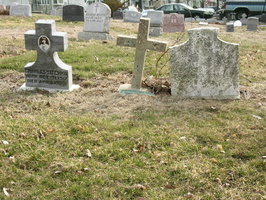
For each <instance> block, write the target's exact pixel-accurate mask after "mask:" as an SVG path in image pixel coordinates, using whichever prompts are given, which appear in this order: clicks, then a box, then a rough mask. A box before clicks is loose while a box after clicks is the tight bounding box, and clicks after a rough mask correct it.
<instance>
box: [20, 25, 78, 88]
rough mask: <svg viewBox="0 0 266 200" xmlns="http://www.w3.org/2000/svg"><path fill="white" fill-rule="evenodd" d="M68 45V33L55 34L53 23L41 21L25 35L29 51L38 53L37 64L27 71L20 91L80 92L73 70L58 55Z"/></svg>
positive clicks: (28, 66)
mask: <svg viewBox="0 0 266 200" xmlns="http://www.w3.org/2000/svg"><path fill="white" fill-rule="evenodd" d="M67 44H68V43H67V33H65V32H56V30H55V21H54V20H38V21H37V22H36V23H35V30H30V31H27V32H26V33H25V45H26V49H29V50H37V60H36V61H35V62H33V63H28V64H27V65H26V66H25V67H24V71H25V80H26V83H25V84H24V85H23V86H22V87H21V89H23V90H32V89H35V88H39V89H45V90H48V91H49V92H51V93H53V92H56V91H71V90H73V89H76V88H78V87H79V86H78V85H72V67H71V66H69V65H67V64H65V63H63V62H62V60H60V58H59V57H58V54H57V51H61V52H63V51H65V50H66V48H67Z"/></svg>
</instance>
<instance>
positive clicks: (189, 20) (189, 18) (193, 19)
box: [185, 17, 195, 22]
mask: <svg viewBox="0 0 266 200" xmlns="http://www.w3.org/2000/svg"><path fill="white" fill-rule="evenodd" d="M194 21H195V18H193V17H186V18H185V22H194Z"/></svg>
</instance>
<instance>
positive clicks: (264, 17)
mask: <svg viewBox="0 0 266 200" xmlns="http://www.w3.org/2000/svg"><path fill="white" fill-rule="evenodd" d="M260 21H261V22H263V23H266V14H265V13H264V14H262V15H261V18H260Z"/></svg>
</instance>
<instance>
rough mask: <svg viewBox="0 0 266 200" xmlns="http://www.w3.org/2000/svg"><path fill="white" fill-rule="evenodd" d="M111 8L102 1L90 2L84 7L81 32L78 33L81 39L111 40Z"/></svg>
mask: <svg viewBox="0 0 266 200" xmlns="http://www.w3.org/2000/svg"><path fill="white" fill-rule="evenodd" d="M110 18H111V9H110V8H109V6H108V5H107V4H104V3H100V2H97V3H92V4H90V5H89V6H87V8H86V17H85V23H84V27H83V32H80V33H79V34H78V38H79V39H81V40H91V39H94V40H112V39H113V37H112V36H111V35H110V34H109V32H110Z"/></svg>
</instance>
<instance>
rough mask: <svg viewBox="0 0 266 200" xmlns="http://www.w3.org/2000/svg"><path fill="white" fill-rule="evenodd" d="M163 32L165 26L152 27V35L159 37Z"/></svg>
mask: <svg viewBox="0 0 266 200" xmlns="http://www.w3.org/2000/svg"><path fill="white" fill-rule="evenodd" d="M162 34H163V28H162V27H150V33H149V35H150V36H155V37H159V36H161V35H162Z"/></svg>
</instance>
